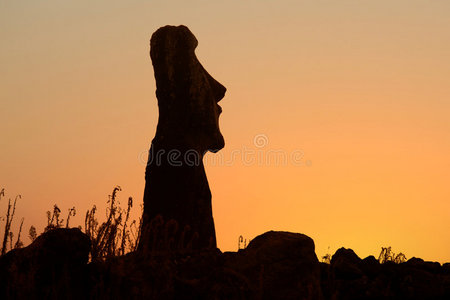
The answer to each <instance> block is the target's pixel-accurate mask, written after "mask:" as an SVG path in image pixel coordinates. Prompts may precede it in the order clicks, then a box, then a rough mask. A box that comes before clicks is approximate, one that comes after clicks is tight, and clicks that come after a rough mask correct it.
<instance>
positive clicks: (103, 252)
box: [0, 186, 142, 260]
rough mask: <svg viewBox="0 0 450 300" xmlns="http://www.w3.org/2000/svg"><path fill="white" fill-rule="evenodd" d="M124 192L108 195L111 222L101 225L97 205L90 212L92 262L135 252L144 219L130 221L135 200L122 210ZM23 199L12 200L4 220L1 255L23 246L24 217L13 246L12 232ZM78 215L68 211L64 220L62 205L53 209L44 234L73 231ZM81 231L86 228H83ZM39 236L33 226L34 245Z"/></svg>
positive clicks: (2, 192) (88, 229)
mask: <svg viewBox="0 0 450 300" xmlns="http://www.w3.org/2000/svg"><path fill="white" fill-rule="evenodd" d="M119 191H121V188H120V186H116V187H115V188H114V189H113V192H112V194H111V195H109V196H108V202H107V203H108V207H107V219H106V221H105V222H103V223H101V224H100V225H99V221H98V220H97V217H96V211H97V208H96V206H95V205H94V206H93V207H92V209H91V210H88V211H87V212H86V217H85V228H84V231H85V233H86V235H87V236H88V237H89V238H90V239H91V243H92V249H91V260H94V259H105V258H108V257H112V256H117V255H124V254H126V253H128V252H130V251H135V250H136V248H137V244H138V241H139V237H140V232H141V225H142V218H140V219H139V220H138V221H136V220H133V221H131V222H130V212H131V208H132V207H133V198H132V197H129V198H128V202H127V208H126V209H122V208H121V207H120V203H119V201H118V199H117V194H118V192H119ZM3 197H5V190H4V189H1V190H0V200H1V199H2V198H3ZM20 198H21V196H20V195H18V196H16V197H15V199H14V202H12V201H11V199H9V202H8V208H7V212H6V216H5V217H4V218H1V219H0V220H5V225H4V229H3V231H4V235H3V238H2V247H1V255H3V254H5V253H6V252H8V251H9V250H11V249H15V248H21V247H23V245H24V244H23V242H22V240H21V233H22V227H23V222H24V218H22V220H21V223H20V227H19V232H18V235H17V239H16V241H15V243H13V238H14V234H13V232H12V231H11V224H12V222H13V219H14V215H15V211H16V204H17V200H18V199H20ZM75 215H76V209H75V207H72V208H70V209H68V213H67V217H66V218H65V219H64V218H62V214H61V209H60V208H59V207H58V205H56V204H55V205H54V206H53V210H52V211H47V226H46V227H45V228H44V232H47V231H50V230H52V229H56V228H63V227H65V228H69V227H70V219H71V217H74V216H75ZM78 228H80V229H82V227H81V226H78ZM37 236H38V233H37V231H36V228H35V227H34V226H31V227H30V229H29V231H28V238H29V239H30V241H31V242H33V241H34V240H35V239H36V238H37Z"/></svg>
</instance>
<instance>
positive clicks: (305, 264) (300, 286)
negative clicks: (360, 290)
mask: <svg viewBox="0 0 450 300" xmlns="http://www.w3.org/2000/svg"><path fill="white" fill-rule="evenodd" d="M225 260H226V262H225V267H227V268H230V269H232V270H235V271H236V272H238V273H240V274H242V275H243V276H245V277H246V278H247V279H248V281H249V284H250V287H251V291H252V293H253V295H255V297H256V298H258V299H259V298H262V299H322V294H321V290H320V264H319V261H318V259H317V256H316V254H315V252H314V241H313V240H312V239H311V238H309V237H307V236H306V235H303V234H299V233H291V232H280V231H278V232H277V231H269V232H266V233H264V234H262V235H260V236H258V237H256V238H255V239H253V240H252V241H251V242H250V244H249V245H248V247H247V248H245V249H243V250H240V251H239V252H237V253H235V254H231V253H229V254H228V257H226V258H225Z"/></svg>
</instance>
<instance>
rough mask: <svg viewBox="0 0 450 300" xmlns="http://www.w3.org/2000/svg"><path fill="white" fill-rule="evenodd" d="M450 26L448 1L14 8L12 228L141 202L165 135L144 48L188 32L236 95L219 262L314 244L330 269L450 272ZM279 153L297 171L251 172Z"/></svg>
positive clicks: (215, 171)
mask: <svg viewBox="0 0 450 300" xmlns="http://www.w3.org/2000/svg"><path fill="white" fill-rule="evenodd" d="M449 15H450V2H449V1H446V0H435V1H418V0H397V1H392V0H390V1H387V0H378V1H358V0H353V1H348V0H342V1H331V0H330V1H325V0H321V1H298V0H297V1H294V0H290V1H289V0H282V1H272V0H265V1H261V0H258V1H257V0H248V1H234V0H233V1H226V2H225V1H220V2H219V1H211V0H209V1H206V0H205V1H198V0H193V1H167V0H166V1H154V0H152V1H143V0H133V1H127V2H123V1H110V0H108V1H106V0H102V1H93V2H92V1H72V2H69V1H45V0H43V1H31V0H29V1H2V2H0V37H1V40H2V47H0V65H1V68H0V111H1V112H2V117H1V121H0V132H1V136H0V141H1V146H0V170H1V171H0V187H4V188H5V189H6V193H7V196H9V197H14V196H15V195H16V194H21V195H22V197H23V198H22V199H21V200H20V202H19V203H18V207H17V211H16V216H17V218H16V219H15V222H14V223H13V228H14V229H15V228H16V227H17V226H18V223H19V221H20V220H19V219H20V217H22V216H23V217H25V223H24V226H25V228H27V229H28V228H29V226H30V225H32V224H34V225H35V226H36V227H37V229H38V231H42V229H43V227H44V226H45V223H46V216H45V211H47V210H49V209H51V208H52V206H53V204H54V203H58V204H59V206H60V207H61V208H62V209H63V211H66V210H67V209H68V208H69V207H72V206H75V207H76V208H77V210H78V215H77V216H76V217H75V218H73V223H72V224H73V225H78V224H82V223H83V222H84V213H85V211H86V210H87V209H88V208H90V207H91V206H92V205H93V204H96V205H97V206H98V207H99V209H100V212H103V211H104V208H105V204H106V200H107V195H108V194H109V193H111V191H112V188H113V187H114V186H115V185H121V186H122V188H123V191H122V192H121V194H120V195H121V199H122V202H123V204H125V202H126V199H127V197H128V196H133V197H134V198H135V200H136V202H138V203H141V202H142V194H143V188H144V169H145V162H143V161H142V157H145V151H147V150H148V148H149V145H150V141H151V139H152V138H153V135H154V133H155V127H156V122H157V105H156V98H155V95H154V90H155V83H154V79H153V69H152V66H151V62H150V58H149V55H148V52H149V45H148V44H149V38H150V36H151V34H152V33H153V32H154V31H155V30H156V29H157V28H159V27H160V26H163V25H166V24H174V25H178V24H185V25H187V26H188V27H189V28H190V29H191V30H192V32H193V33H194V34H195V35H196V36H197V38H198V40H199V47H198V49H197V55H198V57H199V59H200V61H201V62H202V63H203V65H204V66H205V68H206V69H207V70H208V71H209V72H210V73H211V75H213V76H214V77H215V78H216V79H217V80H219V81H220V82H221V83H223V84H224V85H225V86H226V87H227V88H228V92H227V95H226V97H225V98H224V100H222V102H221V106H222V107H223V111H224V112H223V114H222V116H221V121H220V122H221V128H222V132H223V135H224V136H225V139H226V147H225V149H223V150H222V151H221V152H220V153H219V154H216V155H221V157H222V158H223V159H224V161H225V162H227V163H222V164H220V163H216V164H215V165H214V164H212V163H209V161H208V162H207V174H208V178H209V182H210V186H211V190H212V193H213V213H214V218H215V224H216V231H217V235H218V244H219V247H220V248H221V249H222V250H223V251H225V250H236V248H237V241H238V236H239V235H241V234H242V235H243V236H244V237H247V238H253V237H255V236H256V235H258V234H261V233H263V232H265V231H267V230H271V229H274V230H287V231H295V232H301V233H305V234H307V235H309V236H310V237H312V238H313V239H314V241H315V243H316V250H317V251H316V252H317V254H318V256H321V255H323V254H325V253H326V252H327V250H328V247H329V248H330V251H331V252H332V253H334V251H335V250H337V249H338V248H340V247H342V246H345V247H350V248H352V249H354V250H355V252H356V253H357V254H358V255H359V256H361V257H365V256H367V255H370V254H373V255H376V256H377V255H378V254H379V252H380V249H381V247H382V246H392V248H393V250H394V252H398V251H402V252H404V253H405V254H406V256H407V257H408V258H410V257H412V256H416V257H421V258H424V259H425V260H434V261H440V262H444V261H450V235H449V234H448V232H449V231H450V202H449V199H450V186H449V183H448V180H449V178H450V171H449V170H450V155H449V153H450V119H449V117H448V116H449V114H450V101H449V100H450V56H449V53H450V18H448V16H449ZM257 135H264V137H265V138H266V140H265V141H266V142H267V144H265V145H264V147H262V148H258V147H256V145H255V144H254V137H255V136H257ZM275 150H277V151H279V152H278V153H284V154H285V155H288V156H289V157H290V159H289V161H288V162H287V163H286V164H280V163H278V164H277V163H276V162H274V161H273V160H272V161H270V162H266V163H262V164H258V163H256V162H253V163H252V162H250V163H249V162H248V161H247V162H245V161H243V155H242V154H243V153H244V151H247V153H251V151H254V153H260V154H261V153H262V154H261V155H263V156H264V155H266V156H267V155H268V154H267V153H273V152H274V151H275ZM249 151H250V152H249ZM292 153H303V156H301V157H299V161H298V163H294V162H293V161H292V158H291V156H292ZM210 156H211V155H208V157H207V159H208V160H209V159H210V158H212V157H210ZM232 157H234V159H233V160H232V161H231V162H230V160H231V158H232ZM5 206H6V201H5V200H2V202H1V203H0V209H1V211H5ZM138 212H139V209H138V207H137V205H136V207H135V215H136V216H137V215H138ZM100 217H103V215H100ZM1 224H2V223H1Z"/></svg>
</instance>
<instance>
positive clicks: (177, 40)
mask: <svg viewBox="0 0 450 300" xmlns="http://www.w3.org/2000/svg"><path fill="white" fill-rule="evenodd" d="M197 44H198V42H197V39H196V38H195V36H194V35H193V34H192V33H191V32H190V31H189V29H188V28H187V27H185V26H178V27H175V26H165V27H162V28H160V29H158V30H157V31H156V32H155V33H154V34H153V36H152V38H151V42H150V46H151V50H150V56H151V59H152V63H153V68H154V73H155V79H156V96H157V98H158V107H159V120H158V126H157V130H156V135H155V137H154V139H153V141H152V146H151V149H150V152H149V160H148V164H147V169H146V185H145V191H144V216H143V234H142V237H141V241H140V244H139V250H140V251H144V252H152V251H155V250H156V251H162V250H164V247H162V248H161V247H160V245H161V243H159V241H160V240H161V238H160V235H159V234H158V233H156V234H155V233H154V228H153V226H154V224H155V222H154V220H155V219H160V218H162V220H163V222H164V223H167V222H172V223H173V222H174V221H175V222H176V225H174V226H173V227H172V228H171V230H172V231H171V233H170V234H171V237H170V239H172V244H171V245H172V246H171V247H172V249H169V250H172V251H173V250H174V251H179V250H200V249H214V248H215V247H216V236H215V228H214V221H213V216H212V207H211V192H210V189H209V185H208V180H207V178H206V174H205V169H204V166H203V161H202V159H203V155H204V154H205V152H207V151H213V152H216V151H218V150H220V149H221V148H223V147H224V139H223V137H222V134H221V133H220V130H219V115H220V113H221V111H222V109H221V108H220V106H219V105H218V104H217V102H219V101H220V100H221V99H222V98H223V97H224V95H225V91H226V89H225V87H224V86H223V85H221V84H220V83H219V82H217V81H216V80H215V79H214V78H212V77H211V75H209V74H208V72H207V71H206V70H205V69H204V68H203V66H202V65H201V64H200V62H199V61H198V59H197V57H196V56H195V52H194V50H195V48H196V47H197ZM188 244H189V247H188V246H187V245H188ZM158 245H159V246H158ZM166 246H168V245H166ZM155 247H156V249H155Z"/></svg>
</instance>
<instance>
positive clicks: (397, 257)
mask: <svg viewBox="0 0 450 300" xmlns="http://www.w3.org/2000/svg"><path fill="white" fill-rule="evenodd" d="M378 261H379V262H380V263H381V264H384V263H385V262H388V261H392V262H395V263H396V264H400V263H403V262H405V261H406V256H405V254H403V253H401V252H400V253H398V254H395V253H394V252H392V249H391V247H386V248H385V247H381V252H380V255H379V256H378Z"/></svg>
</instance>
